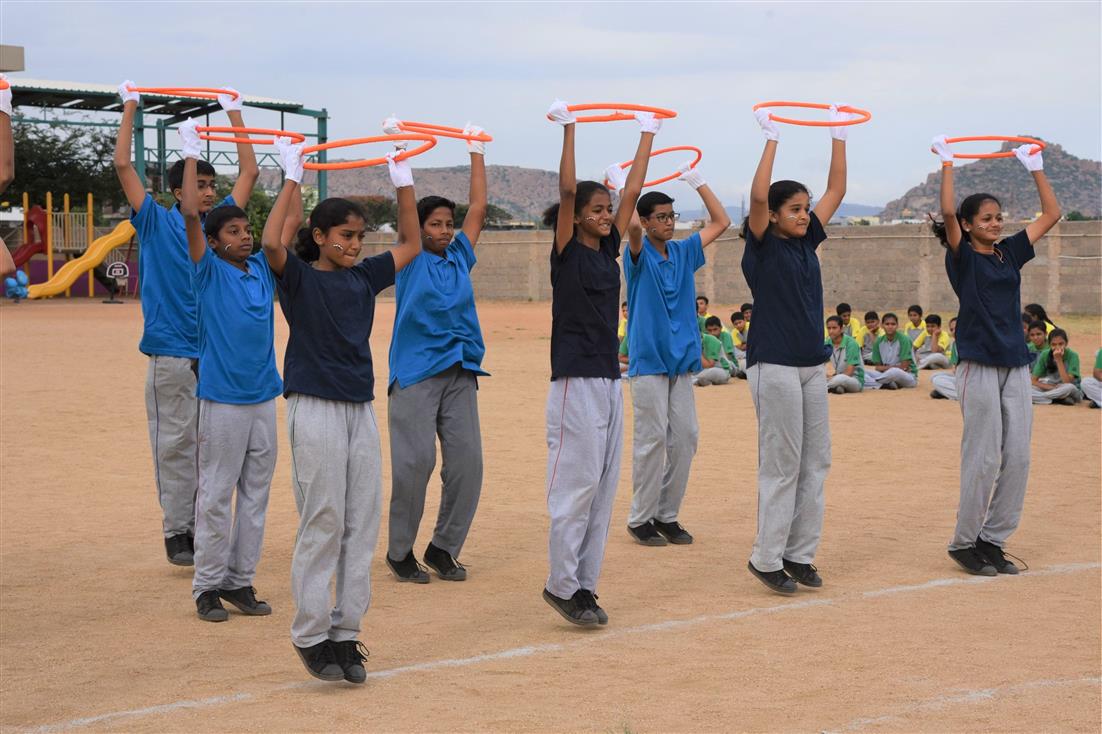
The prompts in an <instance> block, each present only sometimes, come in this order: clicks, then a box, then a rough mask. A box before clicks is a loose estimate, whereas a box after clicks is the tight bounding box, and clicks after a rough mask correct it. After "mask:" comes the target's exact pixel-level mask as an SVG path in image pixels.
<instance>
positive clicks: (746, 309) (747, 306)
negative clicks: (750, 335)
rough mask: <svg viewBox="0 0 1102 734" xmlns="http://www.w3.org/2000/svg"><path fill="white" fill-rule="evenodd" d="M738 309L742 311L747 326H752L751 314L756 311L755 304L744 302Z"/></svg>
mask: <svg viewBox="0 0 1102 734" xmlns="http://www.w3.org/2000/svg"><path fill="white" fill-rule="evenodd" d="M738 310H739V311H742V318H744V319H746V328H750V316H751V314H753V313H754V304H752V303H744V304H742V305H741V306H739V309H738Z"/></svg>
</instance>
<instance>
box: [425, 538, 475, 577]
mask: <svg viewBox="0 0 1102 734" xmlns="http://www.w3.org/2000/svg"><path fill="white" fill-rule="evenodd" d="M424 558H425V565H426V566H428V567H429V568H431V569H432V570H433V571H436V575H437V576H439V577H440V578H442V579H444V580H445V581H466V580H467V569H466V568H465V567H464V566H463V564H462V563H460V562H459V561H457V560H455V558H453V557H452V554H451V553H448V552H447V551H446V550H444V549H443V548H437V547H436V546H435V545H433V544H432V543H429V546H428V548H425V556H424Z"/></svg>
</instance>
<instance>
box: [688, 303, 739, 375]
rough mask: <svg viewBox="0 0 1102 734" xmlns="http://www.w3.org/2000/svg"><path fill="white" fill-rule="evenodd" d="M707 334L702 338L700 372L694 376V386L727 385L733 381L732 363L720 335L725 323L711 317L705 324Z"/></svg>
mask: <svg viewBox="0 0 1102 734" xmlns="http://www.w3.org/2000/svg"><path fill="white" fill-rule="evenodd" d="M704 328H705V333H704V335H703V336H701V337H700V366H701V370H700V372H697V373H696V374H695V375H693V385H695V386H696V387H707V386H708V385H726V384H727V382H728V381H729V380H730V379H731V363H730V361H728V359H727V357H726V356H725V355H724V353H723V342H722V341H720V338H719V337H720V334H721V333H722V332H723V323H722V322H721V321H720V320H719V319H718V318H717V317H715V316H709V317H708V319H707V321H706V323H705V326H704Z"/></svg>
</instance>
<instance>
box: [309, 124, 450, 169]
mask: <svg viewBox="0 0 1102 734" xmlns="http://www.w3.org/2000/svg"><path fill="white" fill-rule="evenodd" d="M399 140H420V141H422V144H421V145H419V146H417V147H416V148H413V149H411V150H403V151H402V152H401V153H399V154H398V155H396V156H395V157H394V160H397V161H404V160H405V159H407V158H412V157H413V156H415V155H421V154H422V153H425V152H426V151H429V150H432V148H433V147H434V146H435V145H436V138H434V137H433V136H431V135H426V134H425V133H401V134H400V135H372V136H370V137H366V138H347V139H345V140H334V141H333V142H331V143H321V144H319V145H311V146H310V147H308V148H303V149H302V153H303V155H309V154H310V153H317V152H318V151H319V150H332V149H333V148H348V147H350V146H353V145H367V144H368V143H386V142H392V141H399ZM384 163H386V156H380V157H379V158H365V159H364V160H361V161H338V162H336V163H307V164H306V165H305V166H303V167H304V168H305V169H306V170H308V171H343V170H347V169H349V168H369V167H371V166H380V165H382V164H384Z"/></svg>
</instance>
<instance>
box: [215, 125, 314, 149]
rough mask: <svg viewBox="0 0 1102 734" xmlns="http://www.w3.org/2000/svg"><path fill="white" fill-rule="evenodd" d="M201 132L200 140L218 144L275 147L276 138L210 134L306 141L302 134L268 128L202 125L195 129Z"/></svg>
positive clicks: (297, 141)
mask: <svg viewBox="0 0 1102 734" xmlns="http://www.w3.org/2000/svg"><path fill="white" fill-rule="evenodd" d="M195 129H196V130H198V131H199V139H200V140H210V141H212V142H217V143H238V144H241V143H244V144H246V145H275V138H231V137H226V136H224V135H209V134H208V133H241V134H243V135H274V136H275V137H277V138H291V139H292V140H293V141H294V142H296V143H302V142H305V141H306V136H305V135H303V134H302V133H296V132H291V131H290V130H270V129H268V128H266V127H226V126H216V125H200V126H198V127H196V128H195Z"/></svg>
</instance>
